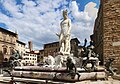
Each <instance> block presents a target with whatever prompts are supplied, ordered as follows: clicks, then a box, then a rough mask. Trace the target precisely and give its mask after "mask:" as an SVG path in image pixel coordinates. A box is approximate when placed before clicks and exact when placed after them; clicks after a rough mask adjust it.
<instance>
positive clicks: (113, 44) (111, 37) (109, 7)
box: [103, 0, 120, 70]
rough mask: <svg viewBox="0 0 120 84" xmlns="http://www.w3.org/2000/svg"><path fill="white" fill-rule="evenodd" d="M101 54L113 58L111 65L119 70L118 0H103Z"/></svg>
mask: <svg viewBox="0 0 120 84" xmlns="http://www.w3.org/2000/svg"><path fill="white" fill-rule="evenodd" d="M103 36H104V43H103V49H104V50H103V53H104V54H103V56H104V57H105V58H104V59H105V60H106V59H108V58H110V57H111V58H115V61H114V63H113V66H114V67H116V68H119V70H120V0H106V2H104V1H103Z"/></svg>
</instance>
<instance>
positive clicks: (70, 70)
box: [66, 57, 80, 80]
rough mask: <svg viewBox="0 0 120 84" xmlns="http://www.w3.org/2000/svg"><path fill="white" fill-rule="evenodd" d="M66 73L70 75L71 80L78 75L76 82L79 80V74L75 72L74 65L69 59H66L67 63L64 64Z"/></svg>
mask: <svg viewBox="0 0 120 84" xmlns="http://www.w3.org/2000/svg"><path fill="white" fill-rule="evenodd" d="M66 66H67V68H66V71H67V72H68V73H69V75H71V78H72V79H74V77H75V75H76V74H77V75H78V80H79V78H80V74H79V73H78V72H77V69H76V67H75V64H74V63H73V62H72V59H71V58H70V57H67V63H66Z"/></svg>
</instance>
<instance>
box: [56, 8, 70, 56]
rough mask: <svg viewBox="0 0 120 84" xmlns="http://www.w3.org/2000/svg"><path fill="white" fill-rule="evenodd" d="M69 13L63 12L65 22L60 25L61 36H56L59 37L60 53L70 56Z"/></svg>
mask: <svg viewBox="0 0 120 84" xmlns="http://www.w3.org/2000/svg"><path fill="white" fill-rule="evenodd" d="M67 13H68V11H67V10H64V11H63V20H62V21H61V23H60V26H61V31H60V34H56V35H57V36H58V37H59V45H60V52H61V53H62V54H63V55H64V54H70V49H71V47H70V40H71V38H70V31H71V20H70V19H69V18H68V14H67Z"/></svg>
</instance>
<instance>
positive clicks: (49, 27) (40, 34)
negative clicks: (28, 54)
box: [0, 0, 99, 50]
mask: <svg viewBox="0 0 120 84" xmlns="http://www.w3.org/2000/svg"><path fill="white" fill-rule="evenodd" d="M64 9H67V10H68V16H69V18H70V19H71V21H72V28H71V37H72V38H78V39H79V41H80V42H81V45H82V44H83V42H84V39H85V38H87V39H88V40H89V36H90V35H91V34H93V28H94V21H95V18H96V17H97V12H98V9H99V0H0V27H2V28H5V29H7V30H10V31H13V32H17V33H18V35H19V40H20V41H22V42H24V43H26V44H27V43H28V41H32V42H33V46H34V49H35V50H40V49H42V48H43V44H46V43H51V42H55V41H58V40H59V39H58V37H57V36H56V33H59V32H60V22H61V21H62V19H63V16H62V11H63V10H64Z"/></svg>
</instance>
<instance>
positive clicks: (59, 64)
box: [55, 55, 63, 68]
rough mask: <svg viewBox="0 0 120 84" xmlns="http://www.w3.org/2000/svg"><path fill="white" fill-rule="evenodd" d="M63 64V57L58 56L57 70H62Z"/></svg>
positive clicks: (56, 58)
mask: <svg viewBox="0 0 120 84" xmlns="http://www.w3.org/2000/svg"><path fill="white" fill-rule="evenodd" d="M62 64H63V56H62V55H57V56H56V57H55V68H61V67H63V66H62Z"/></svg>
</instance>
